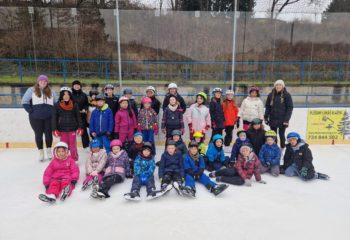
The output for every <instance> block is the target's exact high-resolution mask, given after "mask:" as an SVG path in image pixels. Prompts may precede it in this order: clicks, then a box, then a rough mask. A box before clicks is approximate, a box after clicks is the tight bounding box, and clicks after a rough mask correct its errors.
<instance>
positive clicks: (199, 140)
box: [193, 132, 207, 157]
mask: <svg viewBox="0 0 350 240" xmlns="http://www.w3.org/2000/svg"><path fill="white" fill-rule="evenodd" d="M193 139H194V140H195V141H196V142H197V143H198V150H199V154H200V155H202V156H203V157H204V156H205V154H206V152H207V146H206V145H205V144H204V135H203V133H202V132H195V133H194V134H193Z"/></svg>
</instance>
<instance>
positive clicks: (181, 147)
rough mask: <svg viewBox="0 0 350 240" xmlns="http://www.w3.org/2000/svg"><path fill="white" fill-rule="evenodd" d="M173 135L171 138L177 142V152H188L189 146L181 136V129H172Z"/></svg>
mask: <svg viewBox="0 0 350 240" xmlns="http://www.w3.org/2000/svg"><path fill="white" fill-rule="evenodd" d="M171 135H172V137H171V139H172V140H173V141H174V142H175V146H176V150H177V152H179V153H181V154H182V155H184V154H186V153H187V147H186V144H185V143H184V141H183V140H182V138H181V131H180V130H177V129H175V130H173V131H172V133H171Z"/></svg>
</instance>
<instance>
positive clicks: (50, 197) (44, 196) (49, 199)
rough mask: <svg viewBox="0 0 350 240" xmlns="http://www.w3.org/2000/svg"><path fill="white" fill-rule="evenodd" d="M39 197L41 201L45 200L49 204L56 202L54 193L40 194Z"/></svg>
mask: <svg viewBox="0 0 350 240" xmlns="http://www.w3.org/2000/svg"><path fill="white" fill-rule="evenodd" d="M39 199H40V200H41V201H43V202H47V203H51V204H52V203H55V202H56V196H55V194H40V195H39Z"/></svg>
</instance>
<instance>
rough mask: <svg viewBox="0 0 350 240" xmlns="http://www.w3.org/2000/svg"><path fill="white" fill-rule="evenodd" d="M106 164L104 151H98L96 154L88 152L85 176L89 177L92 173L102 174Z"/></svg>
mask: <svg viewBox="0 0 350 240" xmlns="http://www.w3.org/2000/svg"><path fill="white" fill-rule="evenodd" d="M106 162H107V153H106V150H104V149H100V151H99V152H98V153H97V154H93V153H92V152H90V154H89V157H88V159H87V160H86V163H85V170H86V175H89V174H90V173H92V172H93V171H95V170H96V171H97V172H98V173H100V172H102V171H103V170H104V168H105V165H106Z"/></svg>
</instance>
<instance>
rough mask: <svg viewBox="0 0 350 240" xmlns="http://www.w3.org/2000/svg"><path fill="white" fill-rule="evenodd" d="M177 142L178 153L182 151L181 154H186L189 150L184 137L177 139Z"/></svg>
mask: <svg viewBox="0 0 350 240" xmlns="http://www.w3.org/2000/svg"><path fill="white" fill-rule="evenodd" d="M175 144H176V145H175V146H176V151H177V152H178V153H181V155H184V154H186V153H187V151H188V150H187V147H186V144H185V143H184V141H183V140H182V138H180V140H179V141H177V142H176V143H175Z"/></svg>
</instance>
